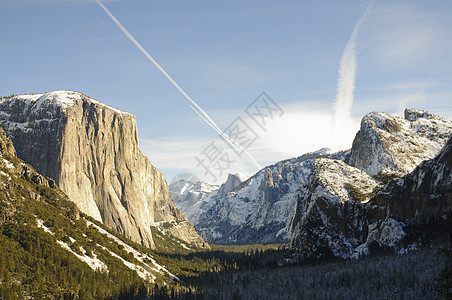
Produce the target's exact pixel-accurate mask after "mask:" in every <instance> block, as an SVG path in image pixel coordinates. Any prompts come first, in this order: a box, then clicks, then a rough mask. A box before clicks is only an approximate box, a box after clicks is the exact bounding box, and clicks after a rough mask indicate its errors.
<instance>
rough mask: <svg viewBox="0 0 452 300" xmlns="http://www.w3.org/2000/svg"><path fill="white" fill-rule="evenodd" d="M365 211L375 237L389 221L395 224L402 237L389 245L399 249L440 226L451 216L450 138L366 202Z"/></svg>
mask: <svg viewBox="0 0 452 300" xmlns="http://www.w3.org/2000/svg"><path fill="white" fill-rule="evenodd" d="M367 210H368V216H369V221H370V222H372V223H373V225H372V226H371V228H370V229H373V231H374V232H373V233H372V232H371V233H372V234H373V235H374V236H376V237H378V236H384V233H382V232H381V227H382V225H385V223H386V222H387V220H388V219H391V220H392V221H391V222H392V223H393V224H396V223H397V224H398V225H397V226H398V227H399V231H400V232H401V234H399V236H398V238H397V239H396V240H394V241H393V243H392V244H393V245H395V246H399V247H403V246H406V245H404V244H407V243H409V242H413V234H416V235H419V234H420V233H422V232H423V231H425V229H426V228H427V229H428V227H432V226H441V225H440V223H441V220H444V219H446V218H448V217H449V218H450V217H451V216H452V137H451V138H450V139H449V140H448V142H447V144H446V145H445V146H444V148H443V149H442V150H441V152H440V153H439V154H438V155H437V156H436V157H435V158H434V159H431V160H427V161H424V162H423V163H421V164H420V165H419V166H418V167H417V168H416V169H415V170H414V171H413V172H412V173H410V174H408V175H406V176H404V177H402V178H399V179H397V180H394V181H392V182H390V183H389V184H388V185H386V186H385V187H384V188H383V189H382V190H380V191H379V192H378V194H377V195H376V196H375V197H374V198H373V199H372V200H371V201H369V204H368V207H367ZM370 231H372V230H370ZM410 235H411V237H410ZM371 239H372V237H371ZM403 239H405V241H404V240H403ZM374 240H375V239H374ZM417 240H418V238H417V239H416V238H414V241H417ZM376 241H377V242H378V244H380V245H382V244H383V245H384V244H385V243H384V242H382V241H380V240H378V239H376Z"/></svg>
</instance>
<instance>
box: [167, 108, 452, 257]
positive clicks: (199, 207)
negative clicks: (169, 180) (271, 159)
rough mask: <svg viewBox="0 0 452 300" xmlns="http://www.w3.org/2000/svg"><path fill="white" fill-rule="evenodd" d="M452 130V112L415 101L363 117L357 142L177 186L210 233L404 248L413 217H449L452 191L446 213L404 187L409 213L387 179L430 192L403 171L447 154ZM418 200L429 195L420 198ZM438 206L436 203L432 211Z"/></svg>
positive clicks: (182, 201)
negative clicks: (247, 174)
mask: <svg viewBox="0 0 452 300" xmlns="http://www.w3.org/2000/svg"><path fill="white" fill-rule="evenodd" d="M451 133H452V122H450V121H447V120H444V119H442V118H440V117H438V116H435V115H432V114H430V113H428V112H424V111H418V110H414V109H406V110H405V115H404V118H400V117H396V116H391V115H388V114H385V113H376V112H373V113H370V114H368V115H366V116H365V117H364V118H363V119H362V122H361V128H360V130H359V132H358V133H357V135H356V137H355V140H354V141H353V145H352V148H351V149H350V150H345V151H342V152H338V153H329V152H328V151H326V150H325V149H322V150H321V151H318V152H314V153H309V154H305V155H303V156H300V157H297V158H293V159H288V160H284V161H281V162H278V163H276V164H274V165H271V166H268V167H265V168H264V169H262V170H260V171H259V172H257V173H256V174H255V175H254V176H252V177H251V178H249V179H248V180H246V181H244V182H241V183H240V182H239V180H237V181H236V182H237V183H236V187H235V188H233V189H229V190H228V192H227V193H219V190H216V189H215V188H213V187H210V188H206V189H204V192H202V193H200V192H198V191H197V190H196V188H195V187H200V186H206V187H208V186H209V185H207V184H206V183H200V182H190V183H188V184H187V185H184V186H185V189H184V191H183V192H181V190H178V189H176V188H175V186H177V185H179V186H181V184H182V183H178V184H173V185H172V186H173V188H171V193H172V195H173V198H174V199H175V202H176V205H178V206H179V207H180V209H181V211H182V212H184V213H186V214H187V217H188V220H189V221H190V222H192V224H193V225H194V227H195V229H196V230H197V231H198V232H199V233H200V234H201V236H203V238H204V239H206V241H208V242H209V243H219V244H250V243H281V242H290V243H291V246H292V248H293V249H294V250H296V251H297V252H298V253H299V254H300V255H302V256H305V257H322V256H328V255H333V256H340V257H357V256H359V255H361V254H363V253H368V251H369V247H370V246H372V245H373V246H375V245H378V246H379V247H386V246H387V247H393V248H397V250H399V251H403V249H407V248H408V247H410V246H411V247H415V243H414V241H412V242H413V243H414V244H413V243H412V244H410V243H408V242H407V239H406V237H407V235H408V233H407V231H408V229H407V228H408V227H407V226H408V224H411V222H415V223H416V224H424V223H425V222H426V221H425V220H424V219H422V220H424V221H422V220H421V216H422V215H424V214H426V215H428V216H429V218H428V220H429V221H430V220H432V219H434V220H437V221H438V220H439V219H440V218H442V217H445V215H446V214H447V213H450V212H451V208H452V205H451V204H450V199H449V200H448V201H449V202H448V201H446V202H444V203H443V202H441V203H442V204H441V205H440V206H441V210H440V211H441V213H439V211H438V210H434V209H433V208H432V207H435V205H439V204H438V203H436V204H435V203H430V204H428V205H427V203H424V202H422V201H421V200H414V199H412V198H409V197H408V196H405V198H404V200H400V201H403V202H404V203H406V204H404V205H408V206H410V207H412V209H411V210H412V214H414V217H413V216H411V218H410V219H407V218H406V217H405V216H404V215H403V214H400V212H398V213H396V211H394V212H392V210H394V208H395V207H398V204H397V203H398V201H399V200H396V199H395V198H394V197H395V196H391V197H389V196H388V197H389V199H392V200H391V201H392V202H390V203H393V204H392V205H389V204H386V205H383V204H382V201H383V200H382V199H383V198H382V197H383V196H382V195H384V194H385V193H386V192H385V191H387V190H388V189H391V191H393V193H395V194H397V193H399V192H396V190H397V189H395V188H394V186H398V185H400V187H401V189H402V190H403V189H410V191H411V192H410V193H412V194H413V193H419V194H423V195H424V194H425V193H426V192H425V191H422V189H421V183H419V186H417V185H415V184H414V183H411V185H410V186H411V188H410V187H408V186H407V184H405V182H407V181H404V180H405V178H411V177H413V176H415V175H413V174H410V173H411V172H419V171H418V170H419V168H421V167H422V166H427V165H429V164H430V165H432V164H434V163H433V161H431V162H430V163H428V161H430V160H432V159H434V158H435V157H436V155H438V153H442V154H441V155H443V156H444V155H446V156H447V153H446V154H444V151H445V150H444V149H446V148H444V149H443V147H445V145H446V143H447V141H448V139H449V137H450V135H451ZM449 143H450V142H449ZM446 146H447V145H446ZM442 149H443V150H442ZM441 151H442V152H441ZM446 152H447V151H446ZM434 165H436V164H434ZM418 166H419V167H418ZM417 167H418V168H417ZM416 168H417V169H416ZM424 168H425V167H424ZM415 169H416V171H415ZM426 172H427V173H428V172H430V173H429V174H431V177H432V180H436V181H438V182H439V181H441V180H445V181H444V182H443V181H441V182H443V184H442V185H441V190H438V188H437V185H435V186H432V187H431V191H430V194H431V195H436V196H431V197H433V198H435V197H439V198H441V197H446V198H447V196H440V195H448V194H447V193H449V192H450V191H452V186H451V184H450V181H447V180H448V179H447V180H446V179H445V178H446V177H447V176H446V177H444V176H445V175H442V173H438V172H433V171H426ZM446 172H447V171H446ZM404 176H408V177H404ZM410 176H411V177H410ZM232 177H233V176H232ZM398 178H401V179H398ZM229 180H230V179H229V178H228V181H229ZM394 180H395V181H394ZM410 182H411V181H410ZM397 184H398V185H397ZM195 194H196V197H191V196H190V197H191V198H190V197H189V196H188V195H195ZM183 195H185V196H183ZM406 195H409V194H406ZM186 197H189V198H190V200H189V201H187V199H188V198H186ZM448 197H450V196H448ZM385 199H386V198H385ZM385 201H386V202H388V201H389V200H385ZM416 201H417V202H416ZM419 202H422V203H423V204H422V205H420V206H419V207H417V205H416V203H417V204H419ZM377 203H379V204H378V209H377V211H378V210H381V211H386V210H391V212H387V213H386V214H380V215H379V214H376V213H375V209H376V205H377ZM408 203H411V204H408ZM400 205H401V204H400ZM416 209H417V210H416ZM399 210H400V209H399ZM424 210H425V211H424ZM431 210H434V211H436V212H437V213H436V214H433V215H432V213H431V212H430V211H431ZM427 212H430V213H427ZM395 214H396V215H397V217H396V216H395ZM377 216H378V217H377ZM413 218H414V219H413ZM438 222H439V221H438ZM419 226H420V225H419ZM421 227H422V226H421Z"/></svg>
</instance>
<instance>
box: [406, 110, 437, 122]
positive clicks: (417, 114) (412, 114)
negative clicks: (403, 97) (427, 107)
mask: <svg viewBox="0 0 452 300" xmlns="http://www.w3.org/2000/svg"><path fill="white" fill-rule="evenodd" d="M403 115H404V117H405V120H408V121H412V122H414V121H417V120H418V119H420V118H423V119H436V118H438V117H437V116H435V115H434V114H431V113H429V112H428V111H424V110H417V109H414V108H405V111H404V113H403Z"/></svg>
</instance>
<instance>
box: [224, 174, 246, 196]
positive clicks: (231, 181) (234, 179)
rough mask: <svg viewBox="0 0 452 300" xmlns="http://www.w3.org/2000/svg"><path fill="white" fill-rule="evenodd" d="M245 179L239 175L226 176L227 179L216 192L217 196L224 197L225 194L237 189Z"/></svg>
mask: <svg viewBox="0 0 452 300" xmlns="http://www.w3.org/2000/svg"><path fill="white" fill-rule="evenodd" d="M245 180H246V178H245V177H244V176H243V175H241V174H239V173H235V174H228V179H226V181H225V182H224V183H223V184H222V185H221V186H220V189H219V190H218V195H220V196H225V195H226V194H227V193H229V192H232V191H233V190H234V189H235V188H237V187H238V186H239V185H240V184H241V183H242V182H243V181H245Z"/></svg>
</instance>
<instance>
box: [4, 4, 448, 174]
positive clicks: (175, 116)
mask: <svg viewBox="0 0 452 300" xmlns="http://www.w3.org/2000/svg"><path fill="white" fill-rule="evenodd" d="M103 3H104V4H105V6H106V7H107V8H108V9H109V10H110V11H111V13H113V14H114V15H115V17H116V18H117V19H118V20H119V21H120V22H121V23H122V25H123V26H124V27H125V28H126V29H127V30H128V31H129V32H130V33H131V34H132V35H133V36H134V37H135V39H136V40H137V41H138V42H140V43H141V45H142V46H143V47H144V48H145V49H146V50H147V51H148V52H149V53H150V54H151V55H152V56H153V57H154V58H155V59H156V60H157V61H158V62H159V63H160V65H161V66H162V67H163V68H164V69H165V70H166V71H167V72H168V73H169V74H170V75H171V76H172V77H173V78H174V80H175V81H176V82H177V83H178V84H179V85H180V86H181V87H182V88H183V89H184V90H185V91H186V92H187V93H188V94H189V95H190V96H191V97H192V98H193V99H194V100H195V101H196V102H197V104H199V105H200V106H201V107H202V108H203V109H204V110H205V111H206V112H207V113H208V114H209V116H210V117H211V118H212V119H213V120H214V121H215V122H216V124H218V126H219V127H220V128H222V129H225V128H227V127H228V126H229V125H230V124H231V123H232V122H233V121H234V120H235V119H236V118H237V117H241V118H242V119H243V120H244V122H245V123H247V124H248V125H249V126H250V127H251V128H252V129H253V131H254V132H255V133H256V135H257V136H258V138H257V139H256V141H255V142H254V143H253V144H252V145H251V146H250V147H249V148H248V149H247V150H248V151H249V153H250V155H251V156H252V157H253V158H254V159H255V160H256V161H257V162H258V163H259V164H260V165H261V166H265V165H268V164H271V163H274V162H276V161H279V160H282V159H285V158H290V157H293V156H298V155H301V154H303V153H305V152H309V151H314V150H317V149H319V148H322V147H324V146H329V147H335V148H338V149H339V148H347V147H350V145H351V141H352V139H353V136H354V134H355V133H356V131H357V130H358V128H359V120H360V118H361V117H362V116H363V115H365V114H366V113H368V112H370V111H384V112H388V113H394V114H399V115H400V114H401V112H402V110H403V107H406V106H409V107H414V108H418V109H424V110H429V111H431V112H433V113H436V114H439V115H440V116H442V117H444V118H447V119H452V105H451V103H452V102H451V96H452V85H451V82H452V54H451V53H452V36H451V35H452V34H451V32H452V2H451V1H416V0H414V1H413V0H412V1H383V0H382V1H374V2H373V5H372V6H371V8H370V9H369V12H368V14H367V15H366V16H365V18H364V20H363V22H362V24H361V26H360V28H359V32H358V34H357V37H356V43H355V45H354V50H355V52H356V53H355V54H356V55H355V58H356V66H357V68H356V74H355V77H356V79H355V81H354V82H353V83H354V88H355V89H354V101H353V106H352V109H351V111H350V118H349V120H348V122H347V124H346V126H344V128H341V131H343V134H342V136H341V138H340V143H339V144H338V145H336V144H335V145H332V144H331V143H332V138H331V132H332V126H333V125H332V114H333V104H334V102H335V98H336V88H337V82H338V71H339V66H340V62H341V58H342V57H343V54H344V49H345V47H346V44H347V42H348V40H349V38H350V36H351V33H352V31H353V30H354V28H355V26H356V24H357V22H358V20H359V19H360V18H361V16H362V15H363V13H364V11H365V10H366V7H368V4H369V3H368V2H367V1H360V0H345V1H326V0H325V1H249V0H242V1H191V0H179V1H171V0H167V1H164V0H156V1H154V0H127V1H125V0H124V1H120V0H117V1H111V0H110V1H103ZM0 28H1V29H0V36H1V40H2V41H3V43H2V46H1V47H0V59H1V67H2V72H1V74H0V95H10V94H12V93H14V94H20V93H32V92H36V93H40V92H47V91H52V90H61V89H67V90H75V91H80V92H83V93H84V94H87V95H89V96H91V97H93V98H95V99H97V100H99V101H102V102H104V103H106V104H108V105H111V106H113V107H117V108H119V109H122V110H125V111H127V112H130V113H132V114H134V115H136V117H137V122H138V130H139V138H140V148H141V150H142V152H143V153H144V154H145V155H147V156H148V157H149V159H150V161H151V162H152V163H153V164H154V165H155V166H157V167H158V168H159V169H160V170H162V171H163V173H164V175H165V176H166V178H167V180H168V181H171V179H172V178H173V177H174V176H175V175H177V174H179V173H182V172H191V173H194V174H196V175H197V176H198V177H200V178H202V179H204V180H206V181H209V182H221V180H222V179H224V178H225V176H226V175H227V173H228V172H231V173H232V172H242V173H246V174H248V175H252V174H253V173H254V172H256V171H257V170H258V168H257V167H256V166H255V165H254V164H253V163H251V161H250V158H249V157H248V156H246V155H242V156H238V155H237V154H236V153H234V152H233V151H232V150H231V149H230V148H229V147H228V146H227V145H226V144H225V143H224V142H222V140H221V139H220V138H219V136H218V134H217V133H216V132H215V131H214V130H212V128H210V127H209V126H208V125H207V124H206V123H205V122H204V121H203V120H202V119H201V118H200V117H199V116H198V115H197V114H196V113H195V112H194V111H193V110H192V109H191V108H190V106H189V104H190V103H189V102H188V101H187V99H185V98H184V97H183V96H182V95H181V93H180V92H179V91H178V90H177V89H175V88H174V87H173V86H172V85H171V83H170V82H169V81H168V79H167V78H165V77H164V76H163V75H162V73H160V71H159V70H158V69H157V68H156V67H155V66H154V65H152V64H151V63H150V62H149V60H148V59H147V58H146V57H145V56H144V55H143V54H142V53H141V52H140V51H139V50H138V49H137V48H136V47H135V46H134V45H133V44H132V43H131V42H130V41H129V40H128V39H127V37H125V35H124V34H123V33H122V32H121V31H120V30H119V29H118V27H117V26H116V25H115V23H114V22H113V21H112V20H111V19H110V18H109V16H108V15H107V14H106V13H105V11H103V10H102V8H101V7H100V6H99V5H98V4H97V3H96V1H95V0H78V1H75V0H3V1H1V2H0ZM263 91H265V92H266V93H267V94H268V95H269V96H270V97H271V98H272V99H273V100H274V102H275V103H277V104H278V105H279V107H280V108H281V109H282V110H283V112H284V114H283V115H282V116H280V117H275V118H274V119H273V120H270V121H269V123H268V124H267V127H266V128H265V130H266V131H263V130H261V128H259V127H258V126H257V125H256V124H255V123H253V121H252V120H251V119H250V118H249V117H248V116H247V115H246V113H245V108H246V107H247V106H248V105H249V104H250V103H251V102H252V101H253V100H254V99H256V97H258V96H259V95H260V94H261V92H263ZM212 142H214V144H215V145H216V146H217V148H219V149H220V150H221V151H222V153H226V154H227V155H229V158H230V159H231V161H233V163H231V165H230V166H229V167H228V168H225V170H223V171H222V174H220V173H219V171H218V170H211V171H213V172H214V173H215V175H216V176H215V177H216V178H213V176H212V175H211V174H210V173H207V174H206V171H205V170H203V169H202V167H199V166H197V161H196V159H195V157H198V158H199V157H201V156H202V155H201V154H202V153H203V150H205V149H206V148H207V147H209V145H211V143H212Z"/></svg>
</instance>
